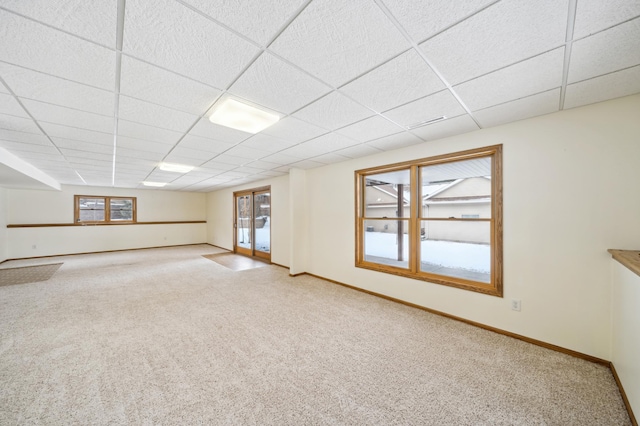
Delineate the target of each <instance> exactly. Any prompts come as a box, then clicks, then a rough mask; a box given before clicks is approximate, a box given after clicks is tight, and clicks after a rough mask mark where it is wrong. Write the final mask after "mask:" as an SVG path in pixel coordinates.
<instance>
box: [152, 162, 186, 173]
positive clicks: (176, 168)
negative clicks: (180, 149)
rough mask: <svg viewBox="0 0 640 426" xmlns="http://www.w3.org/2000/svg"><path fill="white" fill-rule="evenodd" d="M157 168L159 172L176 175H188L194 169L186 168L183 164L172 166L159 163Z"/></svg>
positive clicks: (172, 164)
mask: <svg viewBox="0 0 640 426" xmlns="http://www.w3.org/2000/svg"><path fill="white" fill-rule="evenodd" d="M158 168H159V169H160V170H164V171H165V172H176V173H189V172H190V171H191V170H193V169H194V167H193V166H187V165H185V164H174V163H160V164H158Z"/></svg>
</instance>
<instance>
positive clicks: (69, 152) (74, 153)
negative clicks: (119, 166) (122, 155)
mask: <svg viewBox="0 0 640 426" xmlns="http://www.w3.org/2000/svg"><path fill="white" fill-rule="evenodd" d="M60 151H62V154H63V155H64V156H65V157H66V158H67V160H69V161H77V160H78V159H82V161H84V159H89V160H101V161H106V162H112V161H113V154H107V153H100V152H90V151H80V150H77V149H66V148H61V149H60Z"/></svg>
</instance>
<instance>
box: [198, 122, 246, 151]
mask: <svg viewBox="0 0 640 426" xmlns="http://www.w3.org/2000/svg"><path fill="white" fill-rule="evenodd" d="M189 134H190V135H195V136H200V137H203V138H209V139H215V140H218V141H222V142H226V143H228V144H236V143H239V142H242V141H243V140H245V139H247V138H249V137H251V133H247V132H241V131H240V130H235V129H232V128H230V127H225V126H219V125H217V124H215V123H212V122H211V121H209V119H208V118H207V117H203V118H201V119H200V121H198V123H197V124H196V125H195V126H193V129H191V131H190V132H189Z"/></svg>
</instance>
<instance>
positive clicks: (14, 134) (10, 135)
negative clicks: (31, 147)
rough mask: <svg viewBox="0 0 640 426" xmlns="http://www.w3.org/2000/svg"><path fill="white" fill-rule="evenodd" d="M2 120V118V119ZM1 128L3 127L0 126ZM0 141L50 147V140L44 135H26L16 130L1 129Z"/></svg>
mask: <svg viewBox="0 0 640 426" xmlns="http://www.w3.org/2000/svg"><path fill="white" fill-rule="evenodd" d="M0 120H1V118H0ZM0 127H1V126H0ZM0 140H3V141H8V142H22V143H28V144H37V145H49V144H50V142H49V139H47V137H46V136H44V135H43V134H42V133H40V134H35V133H25V132H19V131H16V130H7V129H2V128H0Z"/></svg>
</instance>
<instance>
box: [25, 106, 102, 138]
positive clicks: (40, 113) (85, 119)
mask: <svg viewBox="0 0 640 426" xmlns="http://www.w3.org/2000/svg"><path fill="white" fill-rule="evenodd" d="M22 104H23V105H24V107H25V108H26V109H27V111H29V113H30V114H31V115H33V117H34V118H35V119H36V120H38V122H39V123H41V122H47V123H53V124H62V125H63V126H69V127H77V128H79V129H85V130H93V131H95V132H103V133H109V132H113V117H108V116H105V115H98V114H94V113H91V112H85V111H80V110H77V109H71V108H66V107H61V106H58V105H52V104H45V103H43V102H38V101H31V100H28V99H23V100H22Z"/></svg>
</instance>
